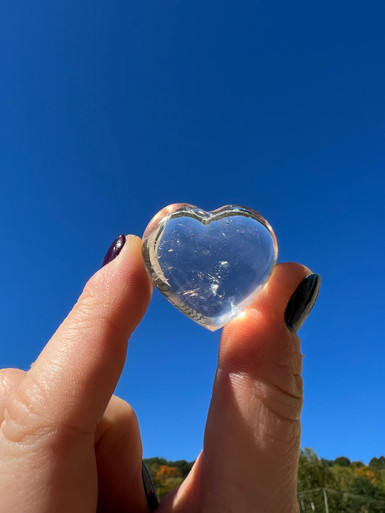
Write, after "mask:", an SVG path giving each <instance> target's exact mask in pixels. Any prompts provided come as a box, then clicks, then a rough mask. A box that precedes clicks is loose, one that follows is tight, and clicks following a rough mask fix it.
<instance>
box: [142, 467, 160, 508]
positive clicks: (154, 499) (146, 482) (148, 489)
mask: <svg viewBox="0 0 385 513" xmlns="http://www.w3.org/2000/svg"><path fill="white" fill-rule="evenodd" d="M142 478H143V486H144V492H145V494H146V497H147V504H148V506H149V508H150V509H156V508H157V507H158V504H159V500H158V496H157V494H156V488H155V485H154V482H153V480H152V477H151V474H150V471H149V470H148V468H147V466H146V464H145V463H144V461H142Z"/></svg>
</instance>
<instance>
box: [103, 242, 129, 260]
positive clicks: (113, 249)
mask: <svg viewBox="0 0 385 513" xmlns="http://www.w3.org/2000/svg"><path fill="white" fill-rule="evenodd" d="M125 242H126V237H125V236H124V235H118V236H117V237H116V239H115V240H114V242H113V243H112V244H111V246H110V247H109V248H108V251H107V253H106V256H105V257H104V260H103V265H102V267H103V266H105V265H106V264H108V263H110V262H112V260H114V258H116V257H117V256H118V255H119V253H120V252H121V251H122V247H123V246H124V243H125Z"/></svg>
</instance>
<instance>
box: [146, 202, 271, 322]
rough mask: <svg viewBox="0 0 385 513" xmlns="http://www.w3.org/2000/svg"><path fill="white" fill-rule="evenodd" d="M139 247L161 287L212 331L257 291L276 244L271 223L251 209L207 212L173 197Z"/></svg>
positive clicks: (268, 269)
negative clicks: (174, 199)
mask: <svg viewBox="0 0 385 513" xmlns="http://www.w3.org/2000/svg"><path fill="white" fill-rule="evenodd" d="M142 252H143V258H144V262H145V265H146V267H147V270H148V272H149V274H150V276H151V279H152V281H153V282H154V285H155V286H156V287H157V288H158V289H159V290H160V292H161V293H162V294H163V295H164V296H166V298H167V299H168V300H169V301H170V302H171V303H172V304H173V305H174V306H175V307H176V308H178V309H179V310H180V311H181V312H183V313H184V314H185V315H187V316H188V317H190V319H192V320H193V321H195V322H196V323H198V324H200V325H201V326H204V327H205V328H207V329H209V330H211V331H214V330H217V329H219V328H221V327H222V326H224V325H225V324H227V323H228V322H229V321H230V320H231V319H233V318H234V317H236V316H237V315H239V314H240V313H241V312H242V310H244V309H245V308H246V307H247V306H248V305H249V304H250V303H251V302H252V301H253V300H254V299H255V298H256V297H257V295H258V294H259V292H260V291H261V290H262V289H263V287H264V286H265V285H266V283H267V281H268V279H269V277H270V275H271V273H272V271H273V269H274V266H275V263H276V261H277V255H278V246H277V239H276V237H275V235H274V232H273V229H272V228H271V226H270V225H269V223H268V222H267V221H266V220H265V219H264V218H263V217H262V216H261V215H260V214H258V213H257V212H255V211H254V210H251V209H249V208H245V207H240V206H237V205H226V206H224V207H221V208H218V209H217V210H213V211H211V212H208V211H205V210H201V209H200V208H198V207H194V206H192V205H188V204H186V203H175V204H173V205H169V206H168V207H165V208H164V209H162V210H161V211H160V212H158V214H156V216H155V217H154V218H153V219H152V220H151V221H150V223H149V225H148V226H147V228H146V230H145V232H144V235H143V245H142Z"/></svg>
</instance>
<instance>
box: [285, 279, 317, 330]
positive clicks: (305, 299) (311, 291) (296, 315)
mask: <svg viewBox="0 0 385 513" xmlns="http://www.w3.org/2000/svg"><path fill="white" fill-rule="evenodd" d="M320 286H321V276H320V275H319V274H309V276H306V278H305V279H304V280H302V281H301V283H300V284H299V285H298V287H297V288H296V289H295V291H294V294H293V295H292V296H291V298H290V300H289V302H288V304H287V307H286V311H285V322H286V325H287V327H288V328H289V330H290V331H293V332H295V333H296V332H297V331H298V330H299V329H300V327H301V326H302V324H303V323H304V322H305V320H306V318H307V316H308V315H309V313H310V311H311V309H312V308H313V306H314V303H315V302H316V299H317V296H318V292H319V289H320Z"/></svg>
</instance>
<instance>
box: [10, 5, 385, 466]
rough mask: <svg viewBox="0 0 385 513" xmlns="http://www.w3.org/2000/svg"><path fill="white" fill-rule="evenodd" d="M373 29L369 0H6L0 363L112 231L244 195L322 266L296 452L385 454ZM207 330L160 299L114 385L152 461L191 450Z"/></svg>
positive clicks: (70, 291)
mask: <svg viewBox="0 0 385 513" xmlns="http://www.w3.org/2000/svg"><path fill="white" fill-rule="evenodd" d="M384 26H385V3H384V2H383V1H382V0H378V1H371V0H367V1H366V2H358V1H355V0H350V1H342V2H335V1H331V0H325V1H323V2H308V1H295V2H287V1H283V0H280V1H279V0H276V1H274V0H273V1H254V0H253V1H244V2H235V1H234V2H230V1H223V0H220V1H219V0H217V1H214V0H204V1H203V0H194V1H193V2H183V1H175V0H173V1H171V0H164V1H159V0H157V1H155V0H152V1H149V0H140V1H138V0H130V1H127V0H124V1H123V0H109V1H106V0H104V1H101V0H92V1H91V0H81V1H79V0H76V1H75V0H65V1H56V2H52V1H51V0H45V1H43V0H36V1H34V2H31V1H30V0H17V1H8V2H1V5H0V177H1V182H0V220H1V221H0V254H1V266H0V292H1V294H0V305H1V311H0V344H1V346H0V347H1V352H0V365H1V366H15V367H21V368H23V369H26V368H28V366H29V364H30V362H31V361H33V360H34V359H35V358H36V356H37V354H38V352H39V351H40V350H41V348H42V347H43V345H44V344H45V342H46V341H47V340H48V339H49V338H50V336H51V335H52V333H53V332H54V330H55V329H56V327H57V325H58V324H59V323H60V322H61V321H62V319H63V318H64V317H65V316H66V314H67V312H68V311H69V310H70V308H71V306H72V305H73V303H74V302H75V300H76V298H77V296H78V295H79V293H80V292H81V289H82V287H83V285H84V283H85V282H86V281H87V279H88V277H89V276H90V275H91V274H93V273H94V272H95V271H96V270H97V269H98V267H99V266H100V265H101V262H102V260H103V257H104V254H105V252H106V250H107V248H108V246H109V245H110V243H111V242H112V240H113V239H114V238H115V236H116V235H118V234H119V233H136V234H138V235H142V233H143V231H144V229H145V227H146V225H147V223H148V222H149V220H150V219H151V217H152V216H153V215H154V214H155V213H156V212H157V211H158V210H160V209H161V208H162V207H164V206H166V205H168V204H170V203H174V202H188V203H192V204H195V205H198V206H199V207H201V208H204V209H209V210H211V209H214V208H217V207H219V206H221V205H225V204H228V203H233V204H240V205H246V206H249V207H251V208H254V209H255V210H258V211H259V212H260V213H261V214H262V215H263V216H264V217H266V218H267V219H268V220H269V222H270V223H271V224H272V226H273V227H274V229H275V232H276V235H277V238H278V244H279V261H299V262H302V263H304V264H306V265H308V266H309V267H310V268H311V269H312V270H313V271H314V272H317V273H320V274H321V275H322V277H323V283H322V288H321V293H320V297H319V300H318V302H317V304H316V307H315V309H314V310H313V312H312V314H311V317H310V318H309V320H308V321H307V323H306V324H305V326H304V327H303V329H302V330H301V337H302V341H303V352H304V354H305V355H306V358H305V360H304V379H305V405H304V411H303V438H302V446H304V447H312V448H313V449H314V450H315V451H316V452H317V453H318V454H319V456H322V457H325V458H335V457H337V456H340V455H345V456H347V457H349V458H350V459H352V460H362V461H364V462H368V461H369V459H370V458H371V457H372V456H379V455H381V454H385V437H384V429H385V404H384V397H385V372H384V362H385V358H384V357H385V328H384V325H385V323H384V305H385V301H384V288H385V279H384V276H385V245H384V240H385V227H384V217H385V176H384V175H385V173H384V171H385V168H384V165H385V31H384ZM219 336H220V333H219V332H215V333H211V332H209V331H206V330H205V329H204V328H201V327H199V326H198V325H195V324H194V323H193V322H191V321H190V320H189V319H187V318H185V317H184V316H183V315H182V314H181V313H179V312H178V311H177V310H175V309H174V308H173V307H172V306H171V305H170V304H169V303H168V302H167V301H166V300H165V299H164V298H163V296H161V295H160V293H158V292H157V291H155V293H154V297H153V301H152V304H151V306H150V309H149V311H148V314H147V315H146V317H145V318H144V321H143V323H142V324H141V326H140V328H139V329H138V330H137V332H136V333H135V334H134V336H133V337H132V340H131V344H130V348H129V353H128V360H127V364H126V367H125V369H124V373H123V376H122V378H121V381H120V383H119V386H118V390H117V393H118V394H119V395H121V396H122V397H124V398H125V399H126V400H127V401H129V402H130V403H131V404H132V405H133V407H134V408H135V410H136V412H137V415H138V418H139V422H140V426H141V429H142V434H143V446H144V455H145V456H146V457H149V456H164V457H166V458H170V459H180V458H186V459H189V460H191V459H194V458H195V457H196V456H197V454H198V452H199V450H200V448H201V444H202V436H203V429H204V422H205V416H206V413H207V408H208V404H209V400H210V393H211V386H212V381H213V377H214V372H215V365H216V353H217V348H218V341H219ZM106 365H108V362H106Z"/></svg>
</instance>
